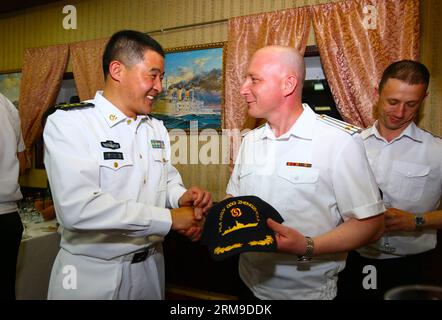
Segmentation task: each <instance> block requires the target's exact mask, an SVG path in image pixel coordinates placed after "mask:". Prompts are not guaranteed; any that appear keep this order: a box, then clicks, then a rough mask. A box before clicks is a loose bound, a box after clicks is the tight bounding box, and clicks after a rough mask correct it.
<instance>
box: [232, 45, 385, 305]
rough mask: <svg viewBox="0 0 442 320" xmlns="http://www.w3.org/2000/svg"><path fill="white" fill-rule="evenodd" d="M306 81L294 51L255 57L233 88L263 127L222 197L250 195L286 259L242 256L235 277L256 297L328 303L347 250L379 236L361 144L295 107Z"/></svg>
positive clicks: (248, 141)
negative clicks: (267, 210) (265, 207)
mask: <svg viewBox="0 0 442 320" xmlns="http://www.w3.org/2000/svg"><path fill="white" fill-rule="evenodd" d="M304 78H305V65H304V59H303V57H302V56H301V55H300V54H299V53H298V52H297V51H296V50H295V49H293V48H289V47H283V46H269V47H264V48H262V49H259V50H258V51H257V52H255V54H254V55H253V57H252V59H251V62H250V65H249V68H248V71H247V77H246V80H245V82H244V83H243V85H242V87H241V94H242V95H243V96H244V98H245V100H246V102H247V105H248V112H249V114H250V115H251V116H253V117H256V118H264V119H266V120H267V123H266V124H265V125H264V126H262V127H259V128H257V129H255V130H253V131H251V132H249V133H248V134H247V135H246V136H245V137H244V140H243V142H242V145H241V148H240V151H239V154H238V158H237V160H236V164H235V168H234V170H233V174H232V177H231V179H230V181H229V184H228V186H227V194H228V195H231V196H242V195H255V196H258V197H260V198H261V199H263V200H264V201H266V202H268V203H269V204H271V205H272V206H273V207H274V208H275V209H276V210H277V211H278V212H279V213H280V214H281V216H282V217H283V218H284V220H285V221H284V223H283V224H279V223H276V222H274V221H273V220H270V219H269V220H268V226H269V227H270V228H272V229H273V230H274V231H275V232H276V239H277V245H278V249H279V250H280V251H282V252H285V253H282V252H281V253H262V252H247V253H242V254H241V256H240V262H239V272H240V276H241V278H242V280H243V281H244V283H245V284H246V285H247V287H248V288H250V290H251V291H252V293H253V295H254V296H255V297H257V298H259V299H333V298H334V297H335V295H336V282H337V275H338V272H339V271H341V270H342V269H343V268H344V265H345V259H346V251H349V250H351V249H354V248H357V247H360V246H362V245H364V244H365V243H367V242H369V241H371V240H373V239H375V238H376V236H377V234H378V232H379V230H380V229H381V228H382V222H383V215H382V213H383V211H384V210H385V208H384V206H383V204H382V201H381V198H380V194H379V191H378V188H377V186H376V181H375V179H374V177H373V175H372V172H371V170H370V167H369V164H368V161H367V158H366V156H365V153H364V147H363V143H362V139H361V138H360V136H359V134H358V133H357V130H356V129H354V128H352V127H351V126H350V125H348V124H345V123H344V122H341V121H336V120H335V119H332V118H328V117H326V116H319V115H316V114H315V113H314V112H313V111H312V110H311V109H310V107H309V106H308V105H305V104H304V105H303V104H302V102H301V95H302V87H303V82H304ZM244 296H245V297H247V294H245V295H244Z"/></svg>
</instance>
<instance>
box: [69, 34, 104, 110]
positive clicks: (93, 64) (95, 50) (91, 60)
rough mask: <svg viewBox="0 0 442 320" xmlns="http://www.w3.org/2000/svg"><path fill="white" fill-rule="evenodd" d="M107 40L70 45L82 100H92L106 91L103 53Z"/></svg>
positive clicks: (77, 85) (73, 68)
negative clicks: (97, 94)
mask: <svg viewBox="0 0 442 320" xmlns="http://www.w3.org/2000/svg"><path fill="white" fill-rule="evenodd" d="M108 40H109V39H108V38H106V39H98V40H91V41H82V42H77V43H73V44H71V45H70V51H71V57H72V71H73V73H74V79H75V85H76V87H77V92H78V95H79V97H80V100H82V101H83V100H87V99H92V98H93V97H94V96H95V92H96V91H97V90H103V89H104V75H103V63H102V58H103V52H104V48H105V47H106V44H107V42H108Z"/></svg>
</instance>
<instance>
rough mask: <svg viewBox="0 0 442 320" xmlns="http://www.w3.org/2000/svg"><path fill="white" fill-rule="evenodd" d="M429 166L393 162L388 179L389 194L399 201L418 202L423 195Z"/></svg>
mask: <svg viewBox="0 0 442 320" xmlns="http://www.w3.org/2000/svg"><path fill="white" fill-rule="evenodd" d="M429 173H430V166H425V165H420V164H415V163H410V162H403V161H393V166H392V173H391V179H390V183H389V185H390V190H391V194H392V195H393V196H394V197H396V198H397V199H399V200H406V201H418V200H419V199H420V198H421V197H422V194H423V191H424V187H425V183H426V182H427V178H428V175H429Z"/></svg>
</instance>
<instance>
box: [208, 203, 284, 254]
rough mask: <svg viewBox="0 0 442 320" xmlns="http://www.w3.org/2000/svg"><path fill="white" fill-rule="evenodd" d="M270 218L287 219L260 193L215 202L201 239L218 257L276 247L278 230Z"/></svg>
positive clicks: (279, 220) (280, 221)
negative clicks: (270, 221) (271, 226)
mask: <svg viewBox="0 0 442 320" xmlns="http://www.w3.org/2000/svg"><path fill="white" fill-rule="evenodd" d="M267 218H272V219H273V220H275V221H276V222H279V223H282V222H283V221H284V219H283V218H282V217H281V215H280V214H279V213H278V211H276V209H275V208H273V207H272V206H271V205H270V204H268V203H267V202H265V201H264V200H262V199H260V198H258V197H256V196H242V197H233V198H229V199H225V200H223V201H221V202H219V203H218V204H216V205H215V206H213V207H212V208H211V209H210V211H209V213H208V214H207V217H206V222H205V224H204V231H203V235H202V237H201V242H202V243H203V244H206V245H207V246H208V247H209V251H210V254H211V256H212V258H213V259H215V260H222V259H225V258H227V257H230V256H232V255H234V254H238V253H241V252H245V251H273V252H274V251H276V249H277V245H276V240H275V233H274V232H273V230H271V229H270V228H269V227H268V226H267V223H266V220H267Z"/></svg>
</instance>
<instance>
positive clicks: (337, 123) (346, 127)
mask: <svg viewBox="0 0 442 320" xmlns="http://www.w3.org/2000/svg"><path fill="white" fill-rule="evenodd" d="M316 116H317V118H318V119H319V120H321V121H322V122H324V123H326V124H328V125H330V126H332V127H335V128H338V129H341V130H343V131H345V132H347V133H349V134H351V135H354V134H355V133H360V132H361V131H362V129H361V128H359V127H358V126H354V125H352V124H350V123H347V122H344V121H341V120H338V119H335V118H332V117H330V116H327V115H325V114H318V115H316Z"/></svg>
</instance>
